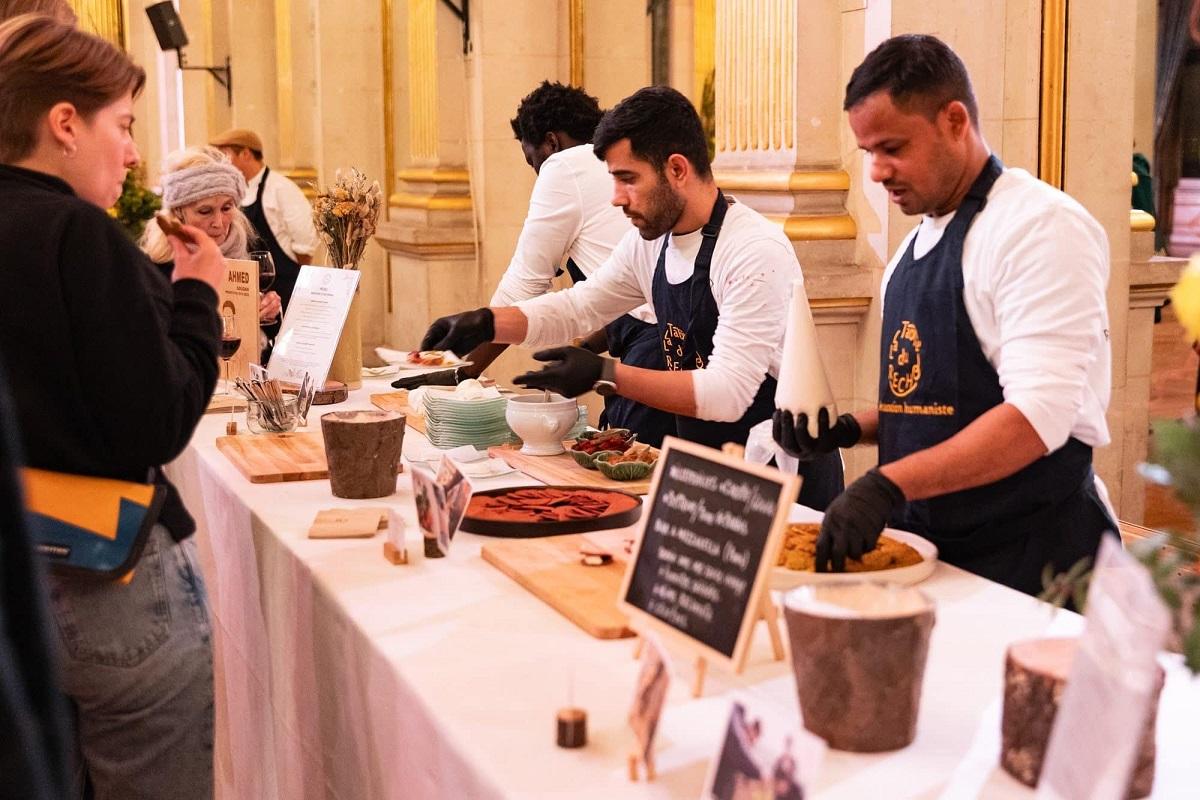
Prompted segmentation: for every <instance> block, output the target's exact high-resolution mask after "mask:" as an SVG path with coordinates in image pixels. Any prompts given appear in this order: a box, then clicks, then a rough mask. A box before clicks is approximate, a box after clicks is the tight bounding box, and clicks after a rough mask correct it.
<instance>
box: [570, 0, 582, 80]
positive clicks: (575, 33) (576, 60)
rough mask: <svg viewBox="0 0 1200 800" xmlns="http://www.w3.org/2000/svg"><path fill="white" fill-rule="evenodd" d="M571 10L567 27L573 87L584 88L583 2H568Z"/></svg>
mask: <svg viewBox="0 0 1200 800" xmlns="http://www.w3.org/2000/svg"><path fill="white" fill-rule="evenodd" d="M567 2H568V4H569V8H568V10H567V27H568V30H569V36H570V45H569V48H570V56H571V59H570V64H571V80H570V83H571V85H572V86H579V87H581V88H582V86H583V59H584V38H583V22H584V20H583V0H567Z"/></svg>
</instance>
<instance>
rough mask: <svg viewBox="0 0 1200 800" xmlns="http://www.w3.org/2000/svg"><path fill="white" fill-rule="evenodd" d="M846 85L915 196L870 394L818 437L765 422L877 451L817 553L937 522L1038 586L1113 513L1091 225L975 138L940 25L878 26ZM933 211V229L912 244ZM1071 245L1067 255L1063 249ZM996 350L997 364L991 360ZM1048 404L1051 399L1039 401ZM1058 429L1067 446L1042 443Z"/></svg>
mask: <svg viewBox="0 0 1200 800" xmlns="http://www.w3.org/2000/svg"><path fill="white" fill-rule="evenodd" d="M898 64H903V65H905V68H904V69H903V70H898V69H897V65H898ZM930 76H940V77H939V78H937V79H934V78H931V77H930ZM910 80H911V82H912V83H911V85H907V84H906V83H905V81H910ZM939 80H940V84H939ZM931 81H932V82H931ZM898 96H899V97H902V98H903V100H902V102H900V103H897V102H896V97H898ZM947 96H948V97H950V100H946V97H947ZM845 105H846V108H847V109H849V112H850V125H851V129H852V130H853V131H854V133H855V136H856V138H857V140H858V143H859V146H860V147H861V148H862V149H863V150H865V151H867V152H868V153H869V154H870V156H871V162H870V163H871V177H872V179H873V180H875V181H877V182H880V183H882V184H883V185H884V187H885V188H887V189H888V190H889V192H890V193H891V196H892V199H893V201H894V202H896V203H897V205H899V206H900V207H901V209H902V210H904V211H905V212H906V213H909V214H914V213H919V214H926V215H927V216H926V217H925V218H924V220H923V222H922V226H921V227H920V228H919V229H918V231H916V232H914V234H913V235H910V237H909V239H908V240H907V243H906V245H905V246H904V247H903V251H902V254H901V256H900V257H899V259H897V260H896V261H895V263H894V265H893V266H891V267H889V273H888V274H889V275H890V277H887V276H885V287H886V288H885V291H884V294H883V324H882V331H881V341H880V356H879V358H880V372H879V403H878V407H877V410H876V411H875V412H874V413H872V412H865V413H860V414H857V415H842V417H840V418H839V419H838V420H837V421H835V422H834V423H833V424H832V425H830V424H827V423H828V421H827V420H822V423H821V425H819V426H818V427H819V432H818V436H817V437H815V438H814V437H811V436H809V434H808V431H807V430H806V428H805V425H804V424H803V423H805V422H807V420H795V421H793V420H791V419H789V415H788V414H787V413H786V412H777V414H776V418H775V423H776V425H775V433H776V439H777V440H778V441H779V442H780V444H781V445H782V446H783V447H784V449H787V450H789V451H793V452H799V454H800V455H802V456H803V455H807V454H811V453H819V452H823V451H826V450H828V449H831V448H832V449H836V448H838V447H850V446H853V445H854V444H857V443H858V442H860V441H864V442H865V441H868V440H869V439H870V438H872V437H873V438H874V439H875V440H876V441H877V443H878V446H879V467H877V468H875V469H872V470H870V471H869V472H868V473H867V474H866V475H864V476H863V477H862V478H860V479H859V480H857V481H855V482H854V483H852V484H851V485H850V486H849V487H847V489H846V491H845V492H844V493H843V494H842V495H841V496H840V497H839V498H837V500H835V501H834V502H833V503H832V504H831V505H830V507H829V509H828V510H827V512H826V516H825V521H824V523H823V525H822V530H821V535H820V538H819V541H818V546H817V568H818V569H825V568H828V567H832V568H833V569H834V570H840V569H842V567H843V563H844V559H845V558H846V557H851V558H857V557H859V556H861V554H862V553H863V552H865V551H867V550H870V549H872V548H873V547H874V546H875V543H876V541H877V539H878V536H879V533H880V530H881V529H882V528H883V526H884V525H885V524H887V525H891V526H894V527H896V528H900V529H903V530H908V531H912V532H915V533H917V534H920V535H921V536H924V537H926V538H928V539H930V540H931V541H933V542H934V543H935V544H936V545H937V546H938V556H939V558H940V559H942V560H944V561H947V562H949V563H951V564H954V565H956V566H959V567H962V568H964V569H967V570H969V571H971V572H974V573H975V574H977V575H981V576H983V577H985V578H989V579H991V580H994V581H997V582H999V583H1003V584H1005V585H1007V586H1010V587H1012V588H1015V589H1018V590H1020V591H1023V592H1026V593H1029V594H1037V593H1038V592H1039V591H1040V590H1041V589H1042V578H1041V576H1042V574H1043V571H1044V570H1045V569H1046V568H1047V566H1050V567H1051V569H1052V570H1053V571H1055V572H1058V571H1064V570H1066V569H1068V568H1069V567H1071V566H1072V565H1073V564H1075V563H1076V562H1077V561H1079V560H1080V559H1083V558H1087V557H1091V556H1093V555H1094V554H1095V552H1096V549H1097V547H1098V545H1099V542H1100V538H1101V536H1102V535H1103V534H1104V532H1106V531H1113V530H1115V529H1116V524H1115V522H1114V521H1113V518H1112V516H1111V514H1110V513H1109V510H1108V507H1107V505H1106V503H1105V502H1104V501H1103V500H1102V499H1101V496H1100V493H1099V490H1098V487H1097V479H1096V477H1095V475H1094V473H1093V471H1092V447H1091V446H1089V445H1088V444H1086V443H1085V442H1084V441H1082V440H1081V439H1080V438H1079V436H1081V435H1086V436H1091V437H1095V438H1098V439H1100V440H1101V443H1103V442H1104V441H1106V440H1107V439H1106V437H1107V430H1106V429H1105V427H1104V421H1103V410H1104V409H1103V404H1104V403H1106V402H1107V378H1108V373H1107V366H1106V364H1104V362H1101V361H1099V359H1107V358H1108V357H1109V356H1108V352H1107V331H1106V330H1104V328H1105V327H1106V326H1107V312H1106V310H1105V308H1104V291H1103V288H1104V283H1105V281H1106V278H1107V245H1106V244H1105V243H1103V233H1102V230H1101V229H1100V228H1099V225H1098V224H1096V223H1095V221H1094V220H1092V219H1091V218H1090V216H1089V215H1087V212H1086V211H1085V210H1083V209H1082V207H1079V206H1078V205H1077V204H1074V203H1073V201H1071V200H1070V199H1069V198H1066V197H1065V196H1064V195H1062V194H1061V193H1059V192H1057V191H1056V190H1054V189H1052V188H1050V187H1048V186H1046V185H1045V184H1042V183H1040V182H1039V181H1037V180H1036V179H1034V178H1033V177H1032V176H1030V175H1028V173H1025V172H1024V171H1021V170H1013V171H1009V172H1006V171H1005V169H1004V167H1003V165H1002V164H1001V163H1000V161H999V159H998V158H996V157H995V156H994V155H991V154H990V153H989V152H988V149H987V145H986V143H985V142H984V141H983V138H982V136H981V135H980V134H979V132H978V127H977V125H978V123H977V116H978V112H977V110H976V105H975V99H974V96H973V94H972V93H971V91H970V82H969V79H968V78H967V76H966V69H965V67H963V65H962V62H961V60H959V59H958V57H957V56H956V55H955V54H954V53H953V51H951V50H950V48H948V47H947V46H946V45H945V44H943V43H942V42H940V41H938V40H937V39H935V38H934V37H931V36H901V37H896V38H894V39H890V40H888V41H886V42H884V43H883V44H882V45H880V47H879V48H878V49H877V50H876V51H874V52H872V53H871V54H870V55H868V57H867V59H866V60H865V61H864V62H863V64H862V65H861V66H860V67H859V68H858V69H857V70H856V71H855V73H854V75H853V76H852V78H851V80H850V83H849V85H848V86H847V90H846V103H845ZM898 142H899V143H902V144H897V143H898ZM997 192H999V193H1001V194H1002V197H1000V198H997V196H996V195H997ZM989 202H994V203H1001V204H1002V205H1001V206H998V207H996V210H993V213H992V214H991V215H989V216H988V217H987V221H986V223H985V224H984V225H983V226H982V228H981V230H982V231H983V232H982V233H980V234H979V237H982V238H974V239H972V242H974V244H973V245H972V247H974V248H975V249H974V250H973V251H972V252H973V255H972V259H973V260H972V261H970V267H969V269H970V274H971V276H972V280H973V281H974V283H972V284H971V287H970V292H971V293H970V295H969V296H968V294H967V293H966V292H965V291H964V286H965V285H966V284H965V280H966V279H965V276H966V275H967V273H968V268H967V266H966V265H965V261H964V244H965V243H966V241H967V237H968V234H969V233H971V232H972V230H973V226H975V225H976V224H977V223H978V222H979V220H980V214H981V213H982V212H983V211H984V210H985V209H987V208H988V204H989ZM1042 206H1044V207H1045V208H1044V210H1043V209H1042ZM1031 209H1033V210H1032V211H1031ZM951 214H952V216H951ZM1023 214H1026V215H1029V214H1032V217H1031V219H1021V215H1023ZM1046 220H1050V224H1046ZM940 226H944V227H942V228H941V233H940V238H937V239H936V241H934V243H933V244H932V246H928V247H919V246H918V244H919V241H920V240H921V236H920V234H921V233H923V232H924V233H926V234H927V236H928V238H927V239H926V240H925V241H926V243H927V244H928V242H929V241H933V236H934V231H936V230H937V229H938V228H939V227H940ZM997 243H999V244H997ZM1064 243H1066V244H1068V245H1069V247H1068V249H1067V250H1064V249H1063V245H1064ZM1068 250H1069V251H1070V252H1072V257H1073V258H1074V259H1075V260H1074V261H1073V262H1072V263H1071V264H1069V265H1067V264H1064V263H1063V259H1062V258H1059V257H1057V255H1058V254H1059V253H1061V252H1067V251H1068ZM1014 252H1015V253H1016V255H1015V256H1014ZM1071 270H1077V271H1078V274H1076V275H1074V276H1072V275H1071V274H1070V271H1071ZM1006 282H1007V283H1006ZM1047 287H1049V288H1047ZM1072 292H1077V295H1078V296H1077V297H1072V296H1071V294H1072ZM981 297H982V298H984V300H981V299H980V298H981ZM985 301H986V303H987V304H986V305H984V304H983V303H984V302H985ZM972 303H974V305H972ZM1060 309H1075V311H1073V312H1071V313H1078V315H1079V321H1078V322H1077V323H1076V322H1075V321H1074V320H1073V321H1072V323H1071V324H1068V325H1066V326H1065V329H1064V324H1063V323H1062V322H1059V321H1058V318H1057V317H1056V315H1058V316H1062V315H1063V313H1065V312H1062V311H1061V310H1060ZM973 318H974V320H975V321H974V322H973V321H972V319H973ZM982 341H986V342H987V343H988V345H987V346H986V347H985V346H984V345H983V344H982ZM1048 349H1050V350H1051V352H1052V353H1053V355H1046V351H1047V350H1048ZM989 354H990V355H991V357H992V359H994V360H989ZM1005 359H1008V361H1007V362H1005ZM1055 362H1062V363H1058V364H1056V363H1055ZM1006 363H1007V370H1008V372H1007V375H1008V380H1007V381H1006V382H1005V383H1003V384H1002V381H1001V378H1000V372H998V367H997V366H995V365H1000V366H1001V367H1004V365H1005V364H1006ZM1030 363H1032V364H1033V367H1029V366H1028V364H1030ZM1063 364H1065V365H1066V366H1065V368H1064V367H1063ZM1097 364H1099V365H1100V366H1096V365H1097ZM1014 365H1016V368H1014ZM1056 370H1058V371H1057V372H1056ZM1088 370H1091V371H1092V372H1091V375H1086V374H1085V373H1087V371H1088ZM1094 376H1098V377H1095V379H1094V380H1092V381H1088V380H1087V378H1088V377H1094ZM1039 380H1040V381H1041V384H1040V385H1039V384H1038V381H1039ZM1070 380H1075V381H1077V384H1076V386H1075V387H1072V386H1070V385H1069V381H1070ZM1060 383H1061V384H1063V385H1066V387H1067V388H1065V389H1060V388H1059V384H1060ZM1097 384H1100V387H1099V388H1098V389H1097ZM1046 386H1049V387H1051V388H1050V389H1047V388H1045V387H1046ZM1006 392H1008V393H1010V395H1011V396H1006ZM1076 398H1084V399H1083V400H1082V401H1080V402H1078V403H1076ZM1089 399H1090V400H1092V401H1093V402H1091V403H1090V404H1089V402H1088V400H1089ZM1054 404H1057V405H1054ZM1047 405H1054V407H1055V411H1054V412H1053V413H1049V414H1048V413H1046V412H1044V411H1042V410H1041V408H1042V407H1044V406H1047ZM1022 408H1024V409H1027V411H1022ZM1059 408H1061V409H1062V411H1061V412H1060V411H1058V409H1059ZM1055 415H1057V416H1059V417H1063V416H1067V419H1065V420H1063V419H1057V420H1056V419H1053V417H1054V416H1055ZM1070 415H1074V416H1075V417H1076V418H1075V419H1072V418H1070ZM1048 417H1049V418H1050V420H1049V421H1048V420H1047V418H1048ZM1035 423H1036V425H1035ZM1056 426H1057V427H1056ZM1097 428H1098V429H1099V432H1097ZM1068 429H1069V430H1070V431H1071V433H1070V435H1065V436H1063V437H1062V438H1064V439H1065V443H1064V444H1062V445H1061V446H1053V447H1048V446H1047V445H1046V444H1045V442H1046V441H1054V440H1055V439H1054V432H1055V430H1061V431H1062V433H1064V434H1065V433H1066V432H1067V430H1068ZM1046 431H1049V432H1050V434H1047V433H1046ZM951 440H954V441H953V442H951ZM947 443H949V444H947ZM942 445H945V446H942ZM979 476H990V477H988V478H980V477H979ZM902 487H903V488H902ZM933 487H938V489H937V490H935V489H934V488H933ZM907 495H912V497H908V496H907Z"/></svg>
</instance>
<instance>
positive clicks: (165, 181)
mask: <svg viewBox="0 0 1200 800" xmlns="http://www.w3.org/2000/svg"><path fill="white" fill-rule="evenodd" d="M216 194H223V195H227V196H229V197H232V198H233V199H234V201H235V202H237V203H241V202H242V196H243V195H245V194H246V179H245V178H244V177H242V173H241V172H239V171H238V168H237V167H235V166H233V165H232V164H221V163H214V164H198V165H196V166H194V167H188V168H186V169H181V170H178V171H176V172H168V173H166V174H165V175H163V176H162V198H163V206H164V207H165V208H168V209H176V208H179V207H181V206H186V205H187V204H188V203H194V202H196V201H197V200H203V199H204V198H205V197H212V196H213V195H216Z"/></svg>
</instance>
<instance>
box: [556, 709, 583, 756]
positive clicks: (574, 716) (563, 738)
mask: <svg viewBox="0 0 1200 800" xmlns="http://www.w3.org/2000/svg"><path fill="white" fill-rule="evenodd" d="M585 744H587V712H586V711H584V710H583V709H582V708H560V709H559V710H558V746H559V747H568V748H576V747H583V746H584V745H585Z"/></svg>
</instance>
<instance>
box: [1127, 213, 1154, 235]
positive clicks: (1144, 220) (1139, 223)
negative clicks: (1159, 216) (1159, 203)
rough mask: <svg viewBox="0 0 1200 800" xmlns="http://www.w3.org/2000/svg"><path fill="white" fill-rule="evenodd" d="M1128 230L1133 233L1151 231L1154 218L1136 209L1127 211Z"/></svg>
mask: <svg viewBox="0 0 1200 800" xmlns="http://www.w3.org/2000/svg"><path fill="white" fill-rule="evenodd" d="M1129 229H1130V230H1132V231H1135V232H1144V231H1153V230H1154V217H1152V216H1150V215H1149V214H1147V213H1146V212H1145V211H1142V210H1141V209H1138V208H1132V209H1130V210H1129Z"/></svg>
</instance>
